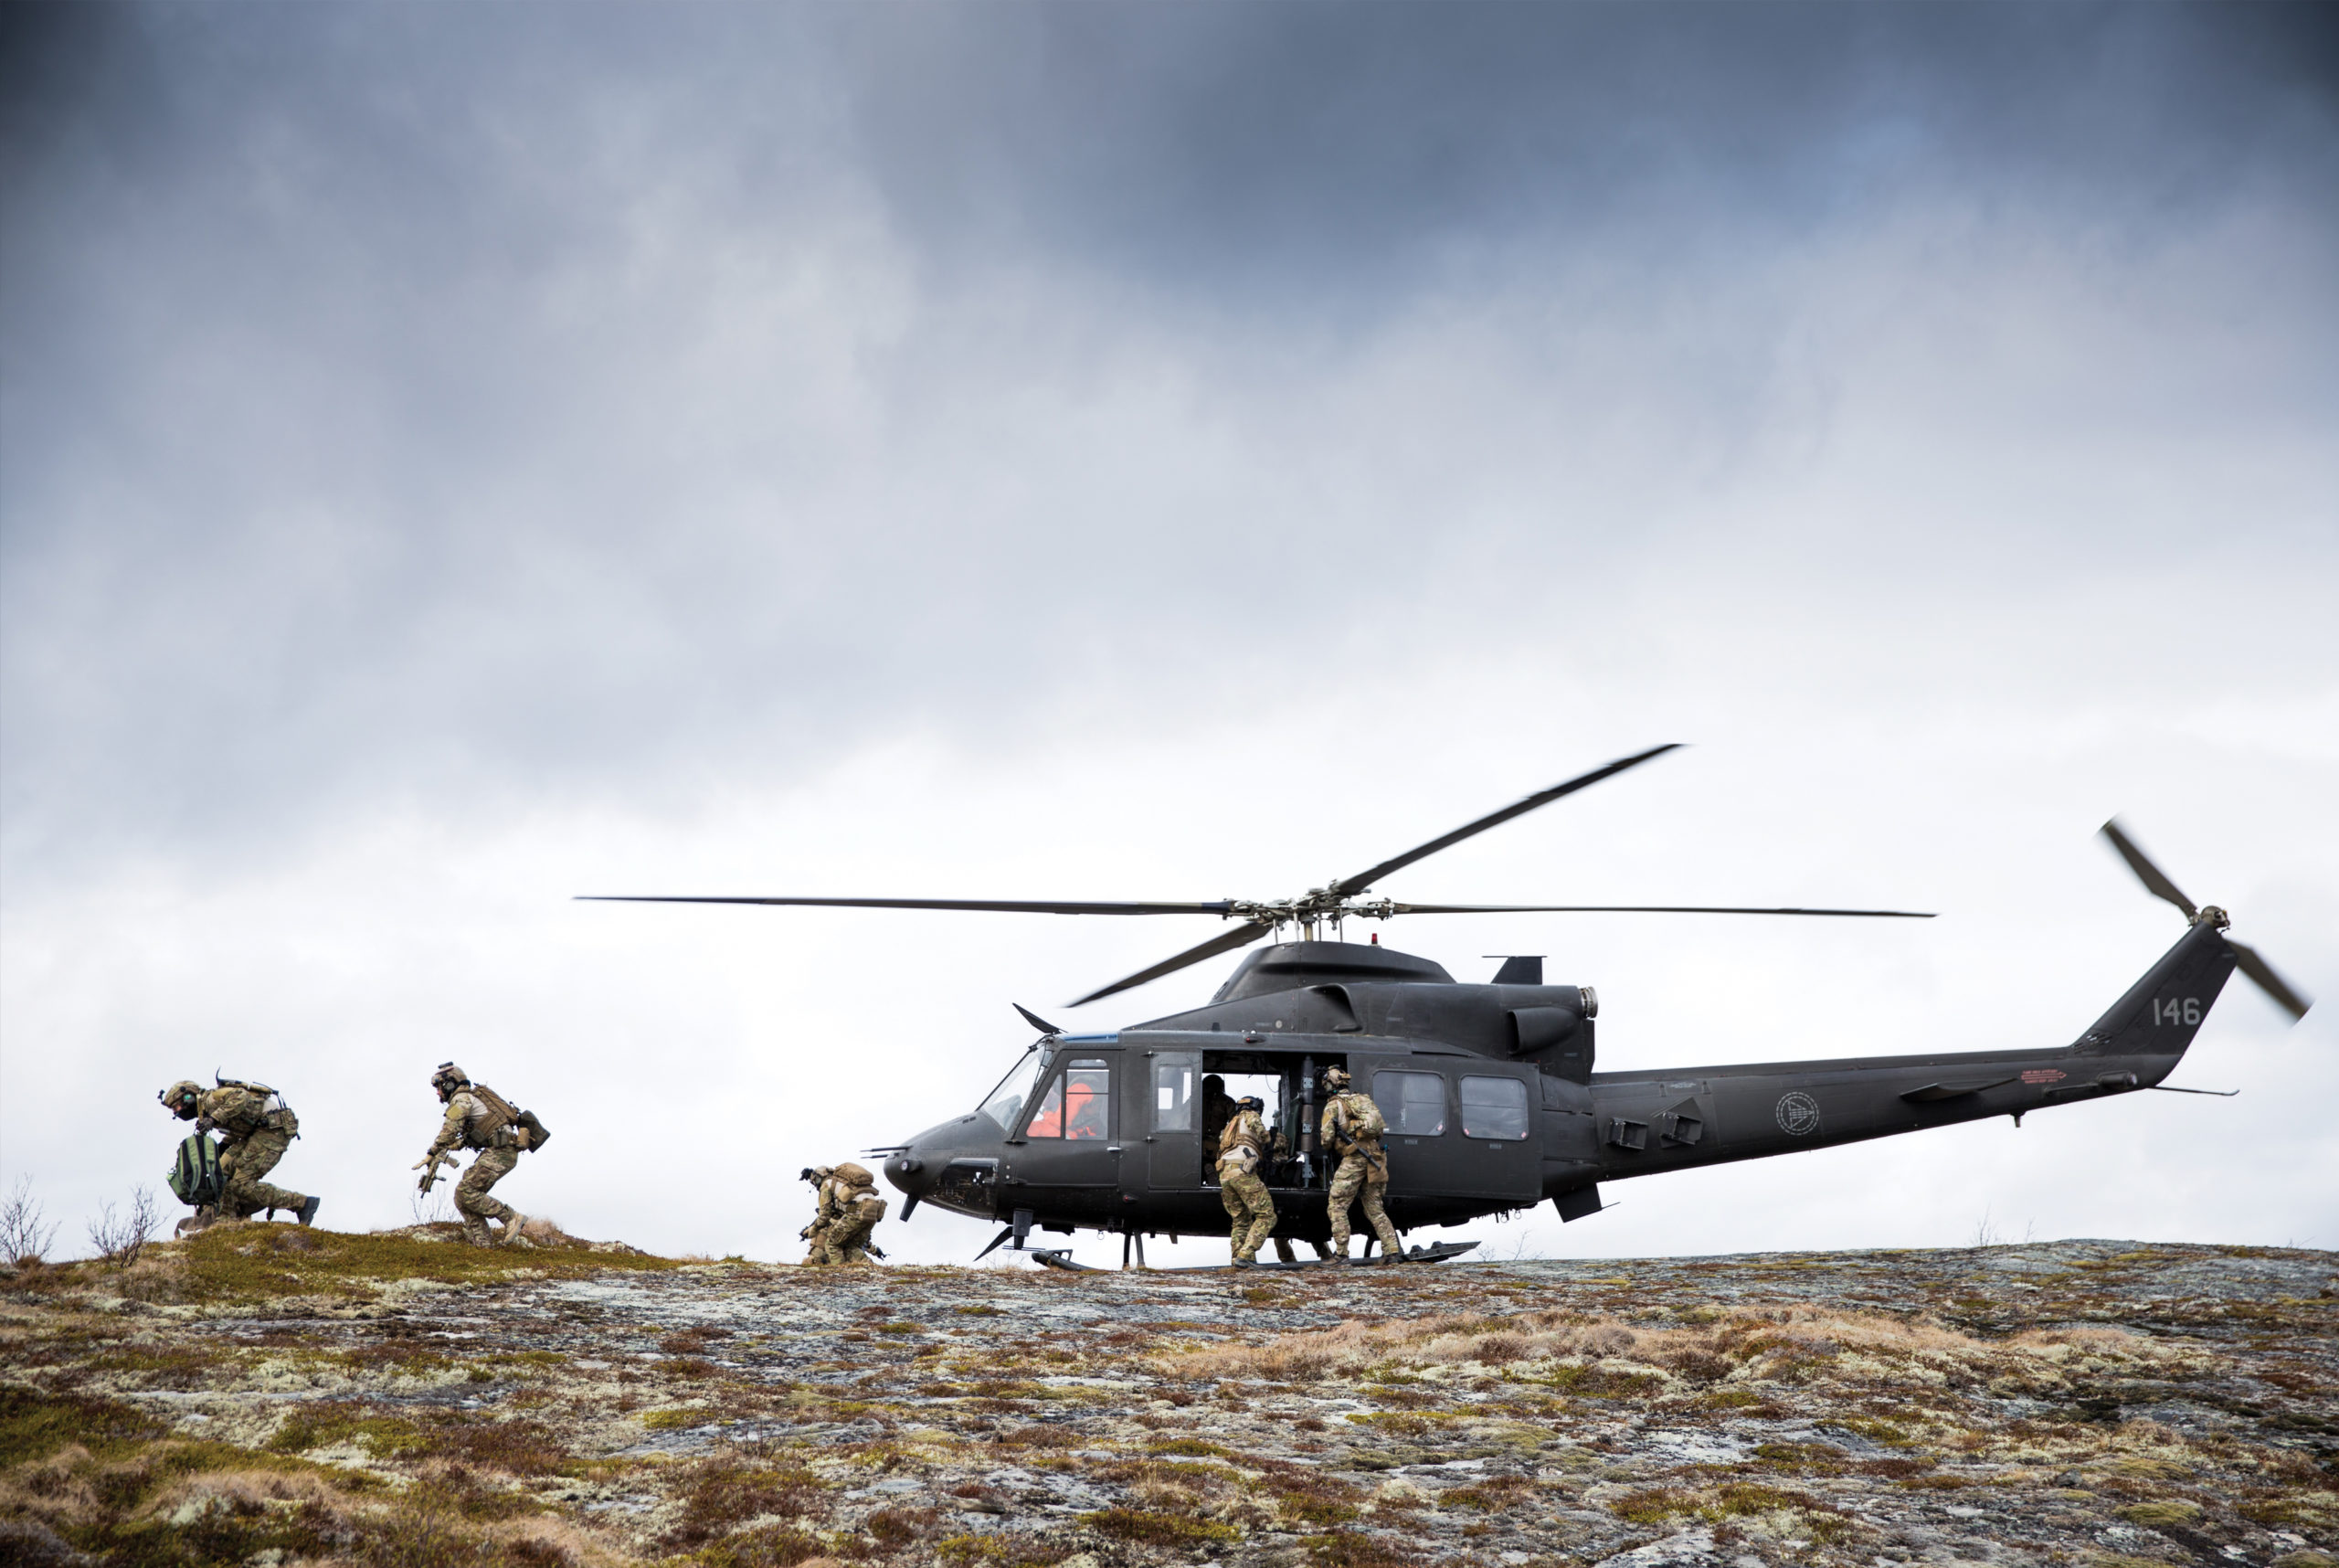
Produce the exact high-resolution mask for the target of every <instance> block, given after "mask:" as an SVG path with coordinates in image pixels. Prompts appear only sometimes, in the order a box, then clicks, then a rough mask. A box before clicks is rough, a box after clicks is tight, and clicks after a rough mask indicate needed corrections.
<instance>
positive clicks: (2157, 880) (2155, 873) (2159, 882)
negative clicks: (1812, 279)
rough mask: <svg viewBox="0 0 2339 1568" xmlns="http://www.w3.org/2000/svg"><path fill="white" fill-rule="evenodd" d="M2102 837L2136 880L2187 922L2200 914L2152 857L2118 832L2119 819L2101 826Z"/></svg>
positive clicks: (2113, 819) (2115, 818)
mask: <svg viewBox="0 0 2339 1568" xmlns="http://www.w3.org/2000/svg"><path fill="white" fill-rule="evenodd" d="M2103 836H2104V837H2105V838H2107V839H2110V840H2111V847H2112V848H2113V849H2116V850H2118V851H2119V852H2120V858H2121V859H2122V860H2124V861H2126V862H2127V863H2128V869H2129V870H2130V871H2133V872H2134V873H2135V874H2136V880H2137V881H2139V882H2141V883H2143V885H2145V886H2146V887H2148V888H2150V889H2152V891H2153V892H2154V893H2155V894H2157V895H2160V896H2161V897H2163V898H2165V899H2167V900H2168V901H2169V902H2170V903H2171V904H2174V905H2175V906H2177V907H2178V908H2179V909H2182V910H2184V911H2185V917H2186V919H2187V920H2190V919H2191V918H2193V916H2196V915H2198V914H2199V913H2200V912H2201V911H2200V910H2199V909H2197V908H2196V907H2194V904H2193V901H2192V900H2191V899H2190V898H2187V897H2186V896H2185V895H2184V894H2182V893H2180V892H2178V891H2177V889H2176V884H2175V883H2173V882H2171V881H2169V879H2168V874H2167V873H2165V872H2164V871H2162V870H2161V868H2160V867H2158V866H2156V865H2154V863H2152V857H2151V856H2150V855H2147V854H2146V853H2144V852H2143V851H2142V850H2140V849H2138V848H2137V847H2136V842H2135V840H2133V839H2132V838H2130V837H2129V836H2128V835H2127V834H2126V833H2124V832H2121V831H2120V819H2119V818H2117V817H2114V818H2112V819H2111V821H2108V822H2106V823H2104V824H2103Z"/></svg>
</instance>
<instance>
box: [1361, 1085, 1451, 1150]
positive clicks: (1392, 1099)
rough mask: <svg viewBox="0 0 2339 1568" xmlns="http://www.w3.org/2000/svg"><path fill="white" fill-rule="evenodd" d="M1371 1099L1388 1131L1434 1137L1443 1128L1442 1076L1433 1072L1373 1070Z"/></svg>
mask: <svg viewBox="0 0 2339 1568" xmlns="http://www.w3.org/2000/svg"><path fill="white" fill-rule="evenodd" d="M1372 1103H1373V1104H1374V1105H1376V1106H1379V1107H1381V1120H1383V1121H1385V1122H1387V1123H1388V1124H1389V1130H1390V1131H1391V1132H1392V1133H1402V1135H1404V1136H1405V1137H1407V1138H1434V1137H1436V1136H1437V1135H1438V1134H1439V1133H1441V1132H1444V1131H1445V1078H1444V1077H1443V1076H1442V1075H1439V1074H1436V1073H1375V1074H1374V1075H1372Z"/></svg>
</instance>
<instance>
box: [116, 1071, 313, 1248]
mask: <svg viewBox="0 0 2339 1568" xmlns="http://www.w3.org/2000/svg"><path fill="white" fill-rule="evenodd" d="M156 1098H157V1099H159V1100H161V1101H162V1102H163V1105H164V1108H166V1109H167V1110H169V1111H170V1113H171V1114H172V1115H173V1116H175V1117H177V1118H179V1119H180V1120H181V1121H191V1122H193V1123H195V1128H196V1131H197V1132H209V1131H210V1130H211V1129H212V1128H218V1129H219V1130H220V1131H221V1132H224V1133H226V1134H227V1135H228V1137H227V1140H226V1141H225V1142H224V1143H223V1144H222V1145H221V1147H220V1150H219V1174H220V1176H221V1177H222V1178H223V1179H224V1180H225V1181H226V1191H225V1192H222V1193H221V1194H220V1198H219V1213H221V1214H223V1215H225V1216H227V1217H228V1219H231V1220H248V1219H249V1218H251V1217H252V1216H253V1215H254V1214H256V1213H259V1211H260V1210H262V1209H266V1210H269V1211H270V1213H273V1212H275V1211H276V1210H278V1209H287V1210H290V1211H291V1213H294V1214H296V1215H298V1216H299V1217H300V1221H301V1223H302V1224H304V1225H305V1224H309V1223H310V1222H311V1221H312V1220H314V1219H315V1218H316V1217H317V1206H318V1205H319V1204H320V1203H322V1202H323V1201H324V1200H323V1199H322V1198H312V1197H310V1196H308V1195H306V1194H305V1193H301V1192H292V1191H291V1189H289V1188H285V1187H279V1186H275V1185H273V1184H272V1183H270V1182H268V1181H262V1180H260V1178H262V1177H264V1176H266V1175H267V1174H268V1173H269V1172H270V1171H273V1170H275V1169H276V1162H277V1161H278V1160H281V1159H283V1158H284V1151H285V1150H288V1149H290V1148H291V1147H292V1140H293V1139H296V1138H298V1137H300V1136H301V1119H300V1118H298V1117H296V1116H294V1115H293V1114H292V1109H291V1107H290V1106H287V1105H286V1104H285V1103H284V1100H283V1098H282V1097H280V1095H278V1094H277V1092H276V1091H275V1090H274V1089H271V1088H270V1087H269V1086H267V1085H266V1084H246V1083H239V1082H238V1081H237V1080H235V1079H233V1078H222V1079H220V1080H219V1083H218V1085H217V1087H214V1088H208V1089H206V1088H205V1087H204V1086H202V1085H201V1084H198V1083H196V1082H195V1081H194V1080H193V1079H191V1078H182V1079H181V1080H179V1081H178V1082H177V1083H175V1084H173V1085H172V1086H170V1087H169V1088H167V1089H164V1091H163V1092H162V1093H161V1094H160V1095H158V1096H156ZM201 1217H202V1215H201V1213H200V1211H198V1212H197V1218H201Z"/></svg>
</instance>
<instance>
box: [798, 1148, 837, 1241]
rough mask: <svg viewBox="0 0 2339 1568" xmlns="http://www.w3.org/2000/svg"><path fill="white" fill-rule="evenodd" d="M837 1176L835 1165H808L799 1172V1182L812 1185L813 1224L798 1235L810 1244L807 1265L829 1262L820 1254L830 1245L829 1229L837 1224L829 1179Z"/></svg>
mask: <svg viewBox="0 0 2339 1568" xmlns="http://www.w3.org/2000/svg"><path fill="white" fill-rule="evenodd" d="M835 1174H836V1167H835V1166H833V1165H807V1166H806V1167H804V1169H803V1170H802V1171H798V1172H797V1178H798V1180H799V1181H810V1183H812V1199H813V1210H812V1223H811V1224H809V1225H806V1226H805V1227H804V1228H803V1229H802V1230H800V1231H798V1232H797V1233H796V1234H797V1235H798V1236H799V1238H801V1239H802V1240H803V1241H804V1242H806V1243H807V1244H809V1246H810V1250H809V1251H807V1252H806V1253H805V1254H804V1261H805V1262H806V1263H807V1264H820V1263H826V1262H827V1261H828V1259H827V1258H825V1257H823V1256H821V1255H820V1254H821V1249H822V1248H823V1247H825V1246H826V1245H828V1243H827V1239H826V1238H827V1236H828V1233H829V1229H830V1227H831V1225H833V1224H835V1223H836V1217H837V1216H836V1213H835V1209H834V1205H833V1204H832V1202H831V1199H830V1196H829V1178H830V1177H831V1176H833V1175H835Z"/></svg>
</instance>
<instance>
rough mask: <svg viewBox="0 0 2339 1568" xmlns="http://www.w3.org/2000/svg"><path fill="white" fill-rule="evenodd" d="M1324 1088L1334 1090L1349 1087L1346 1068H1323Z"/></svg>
mask: <svg viewBox="0 0 2339 1568" xmlns="http://www.w3.org/2000/svg"><path fill="white" fill-rule="evenodd" d="M1324 1086H1325V1087H1326V1088H1328V1089H1334V1090H1338V1089H1345V1088H1347V1087H1348V1086H1349V1070H1348V1069H1347V1068H1346V1067H1327V1068H1325V1069H1324Z"/></svg>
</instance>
